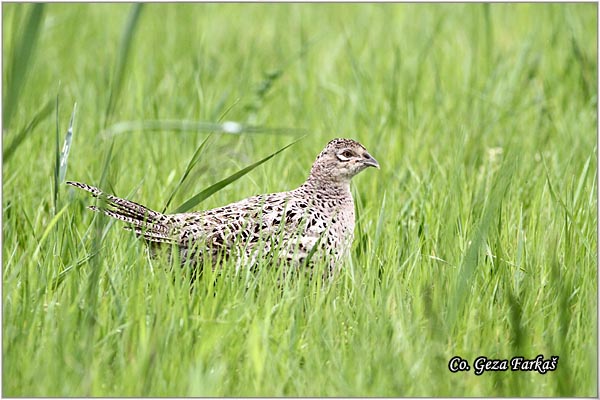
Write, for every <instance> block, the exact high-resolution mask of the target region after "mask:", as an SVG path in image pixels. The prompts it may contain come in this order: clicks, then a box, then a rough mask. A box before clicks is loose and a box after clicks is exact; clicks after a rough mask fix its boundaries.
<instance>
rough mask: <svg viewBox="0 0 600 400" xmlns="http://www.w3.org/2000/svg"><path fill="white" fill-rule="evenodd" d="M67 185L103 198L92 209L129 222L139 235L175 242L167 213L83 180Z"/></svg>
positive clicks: (160, 241) (90, 207)
mask: <svg viewBox="0 0 600 400" xmlns="http://www.w3.org/2000/svg"><path fill="white" fill-rule="evenodd" d="M66 183H67V185H71V186H74V187H76V188H79V189H83V190H85V191H86V192H89V193H91V194H92V196H93V197H96V198H103V199H104V204H102V205H100V206H88V208H89V209H90V210H92V211H96V212H101V213H103V214H106V215H108V216H109V217H112V218H116V219H118V220H121V221H124V222H126V223H128V224H129V226H127V227H125V229H128V230H132V231H134V232H135V233H136V234H137V235H138V236H143V237H144V239H146V240H148V241H150V242H155V243H173V242H174V239H173V232H172V227H171V226H170V224H169V222H168V218H167V216H166V215H164V214H161V213H159V212H156V211H153V210H151V209H149V208H147V207H144V206H143V205H141V204H138V203H135V202H133V201H130V200H125V199H122V198H120V197H116V196H113V195H110V194H107V193H104V192H103V191H102V190H100V189H98V188H97V187H94V186H90V185H87V184H85V183H81V182H73V181H67V182H66Z"/></svg>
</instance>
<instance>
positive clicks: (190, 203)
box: [175, 138, 303, 213]
mask: <svg viewBox="0 0 600 400" xmlns="http://www.w3.org/2000/svg"><path fill="white" fill-rule="evenodd" d="M302 139H303V138H300V139H298V140H295V141H293V142H292V143H290V144H288V145H286V146H284V147H282V148H281V149H279V150H277V151H276V152H274V153H271V154H270V155H268V156H267V157H265V158H263V159H262V160H260V161H257V162H255V163H254V164H251V165H248V166H247V167H245V168H243V169H241V170H239V171H238V172H236V173H235V174H233V175H230V176H228V177H227V178H225V179H223V180H222V181H219V182H217V183H215V184H214V185H212V186H209V187H208V188H206V189H204V190H203V191H201V192H200V193H198V194H196V195H195V196H193V197H192V198H190V199H189V200H187V201H186V202H185V203H183V204H182V205H180V206H179V207H177V209H176V210H175V212H176V213H183V212H186V211H189V210H190V209H192V208H193V207H195V206H196V205H198V204H200V203H201V202H202V201H204V200H206V199H207V198H209V197H210V196H212V195H213V194H215V193H216V192H218V191H219V190H221V189H223V188H224V187H226V186H227V185H229V184H231V183H233V182H235V181H237V180H238V179H240V178H241V177H242V176H244V175H246V174H247V173H248V172H250V171H252V170H253V169H254V168H256V167H258V166H259V165H261V164H263V163H265V162H267V161H269V160H270V159H271V158H273V157H275V156H276V155H277V154H279V153H281V152H282V151H284V150H285V149H287V148H288V147H290V146H292V145H293V144H296V143H297V142H298V141H300V140H302Z"/></svg>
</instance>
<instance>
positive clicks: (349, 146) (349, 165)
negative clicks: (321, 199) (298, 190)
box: [309, 139, 379, 184]
mask: <svg viewBox="0 0 600 400" xmlns="http://www.w3.org/2000/svg"><path fill="white" fill-rule="evenodd" d="M368 167H375V168H378V169H379V163H378V162H377V160H375V159H374V158H373V157H372V156H371V155H370V154H369V152H368V151H367V149H365V147H364V146H363V145H362V144H360V143H358V142H357V141H355V140H352V139H333V140H332V141H330V142H329V143H327V146H325V148H324V149H323V151H322V152H321V153H320V154H319V155H318V156H317V159H316V160H315V162H314V164H313V166H312V169H311V172H310V177H309V179H311V177H312V178H317V179H320V180H325V181H327V182H337V183H341V184H346V183H349V182H350V179H352V177H354V176H355V175H356V174H358V173H359V172H361V171H362V170H364V169H366V168H368Z"/></svg>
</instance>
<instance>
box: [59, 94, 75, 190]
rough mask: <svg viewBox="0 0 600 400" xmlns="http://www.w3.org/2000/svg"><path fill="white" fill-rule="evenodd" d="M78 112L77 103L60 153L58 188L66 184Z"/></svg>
mask: <svg viewBox="0 0 600 400" xmlns="http://www.w3.org/2000/svg"><path fill="white" fill-rule="evenodd" d="M76 111H77V103H75V104H74V105H73V112H72V113H71V120H70V121H69V129H67V136H66V137H65V142H64V144H63V148H62V151H61V153H60V163H59V170H58V182H57V186H58V184H61V183H63V182H64V180H65V176H66V175H67V161H68V159H69V151H70V150H71V142H72V141H73V121H74V120H75V113H76Z"/></svg>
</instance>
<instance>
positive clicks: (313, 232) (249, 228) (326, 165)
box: [67, 139, 379, 272]
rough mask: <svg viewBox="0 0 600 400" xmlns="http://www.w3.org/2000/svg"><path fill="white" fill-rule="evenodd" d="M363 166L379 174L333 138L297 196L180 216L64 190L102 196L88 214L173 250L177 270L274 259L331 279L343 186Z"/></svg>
mask: <svg viewBox="0 0 600 400" xmlns="http://www.w3.org/2000/svg"><path fill="white" fill-rule="evenodd" d="M369 166H372V167H376V168H379V164H378V163H377V161H376V160H375V159H374V158H373V157H371V155H370V154H369V153H368V152H367V150H366V149H365V148H364V146H362V145H361V144H360V143H358V142H356V141H354V140H351V139H334V140H332V141H330V142H329V143H328V144H327V146H326V147H325V149H323V151H322V152H321V153H320V154H319V155H318V157H317V159H316V160H315V162H314V164H313V166H312V169H311V172H310V174H309V176H308V178H307V180H306V182H304V183H303V184H302V185H301V186H300V187H298V188H297V189H294V190H291V191H289V192H280V193H272V194H263V195H258V196H253V197H249V198H247V199H244V200H241V201H238V202H236V203H232V204H229V205H226V206H223V207H219V208H214V209H211V210H206V211H200V212H192V213H182V214H161V213H159V212H156V211H153V210H150V209H148V208H147V207H144V206H142V205H140V204H137V203H134V202H132V201H129V200H125V199H121V198H118V197H115V196H112V195H108V194H103V193H102V191H100V190H99V189H97V188H95V187H92V186H89V185H86V184H84V183H79V182H67V183H68V184H69V185H72V186H75V187H78V188H81V189H83V190H86V191H88V192H90V193H91V194H92V195H93V196H94V197H100V196H105V204H104V206H103V208H102V209H100V208H99V207H97V206H90V207H89V208H91V209H92V210H94V211H99V212H103V213H104V214H106V215H108V216H110V217H114V218H116V219H119V220H122V221H125V222H126V223H128V224H129V226H128V227H126V228H127V229H130V230H133V231H134V232H135V233H136V234H137V235H139V236H142V237H143V238H144V239H145V240H147V241H148V242H150V243H151V244H154V245H160V244H161V243H167V244H176V245H177V246H178V247H179V249H180V256H181V260H182V263H184V262H186V261H188V262H189V263H190V264H191V265H194V266H195V265H198V264H201V263H202V260H204V259H205V257H206V256H209V257H210V258H211V259H212V261H213V264H217V263H218V262H219V261H220V260H222V259H225V258H231V257H233V258H235V260H236V266H237V267H238V268H241V267H244V266H247V267H250V266H252V265H254V264H255V262H256V261H257V260H258V259H259V258H265V257H268V258H273V257H274V256H276V257H277V258H278V259H279V260H280V261H282V262H283V263H284V264H286V265H292V266H301V265H304V264H306V263H307V261H316V260H323V261H326V262H327V263H328V266H329V269H330V272H333V270H334V269H335V267H336V266H337V264H339V262H340V261H341V260H342V258H343V256H344V255H345V254H346V253H347V251H348V250H349V248H350V245H351V244H352V240H353V236H354V235H353V231H354V201H353V199H352V194H351V192H350V180H351V179H352V177H353V176H355V175H356V174H358V173H359V172H361V171H362V170H364V169H365V168H367V167H369Z"/></svg>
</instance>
